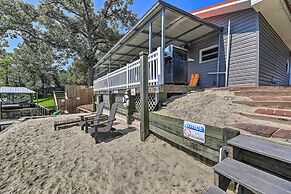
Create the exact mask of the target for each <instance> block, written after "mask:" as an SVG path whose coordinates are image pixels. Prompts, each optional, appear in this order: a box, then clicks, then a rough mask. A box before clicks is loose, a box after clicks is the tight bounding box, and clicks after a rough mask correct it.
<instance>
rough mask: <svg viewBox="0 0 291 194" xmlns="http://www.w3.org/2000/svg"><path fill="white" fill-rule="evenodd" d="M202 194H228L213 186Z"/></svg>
mask: <svg viewBox="0 0 291 194" xmlns="http://www.w3.org/2000/svg"><path fill="white" fill-rule="evenodd" d="M202 194H226V192H224V191H223V190H221V189H220V188H219V187H217V186H215V185H212V186H210V187H209V188H208V189H207V190H206V191H204V192H203V193H202Z"/></svg>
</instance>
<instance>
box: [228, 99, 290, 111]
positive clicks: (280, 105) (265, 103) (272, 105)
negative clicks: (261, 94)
mask: <svg viewBox="0 0 291 194" xmlns="http://www.w3.org/2000/svg"><path fill="white" fill-rule="evenodd" d="M232 102H233V103H235V104H243V105H248V106H254V107H262V106H263V107H269V108H282V109H284V108H291V101H240V100H238V101H232Z"/></svg>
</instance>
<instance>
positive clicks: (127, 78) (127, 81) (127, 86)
mask: <svg viewBox="0 0 291 194" xmlns="http://www.w3.org/2000/svg"><path fill="white" fill-rule="evenodd" d="M128 66H129V64H126V88H129V85H128V84H129V69H128Z"/></svg>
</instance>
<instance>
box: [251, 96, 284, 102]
mask: <svg viewBox="0 0 291 194" xmlns="http://www.w3.org/2000/svg"><path fill="white" fill-rule="evenodd" d="M250 98H251V99H252V100H254V101H283V99H280V98H278V97H274V96H255V97H250Z"/></svg>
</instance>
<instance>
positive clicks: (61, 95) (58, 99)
mask: <svg viewBox="0 0 291 194" xmlns="http://www.w3.org/2000/svg"><path fill="white" fill-rule="evenodd" d="M53 95H54V101H55V105H56V108H57V110H61V108H62V107H63V106H65V104H64V103H63V102H62V101H63V100H65V99H66V93H65V92H64V91H54V92H53Z"/></svg>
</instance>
